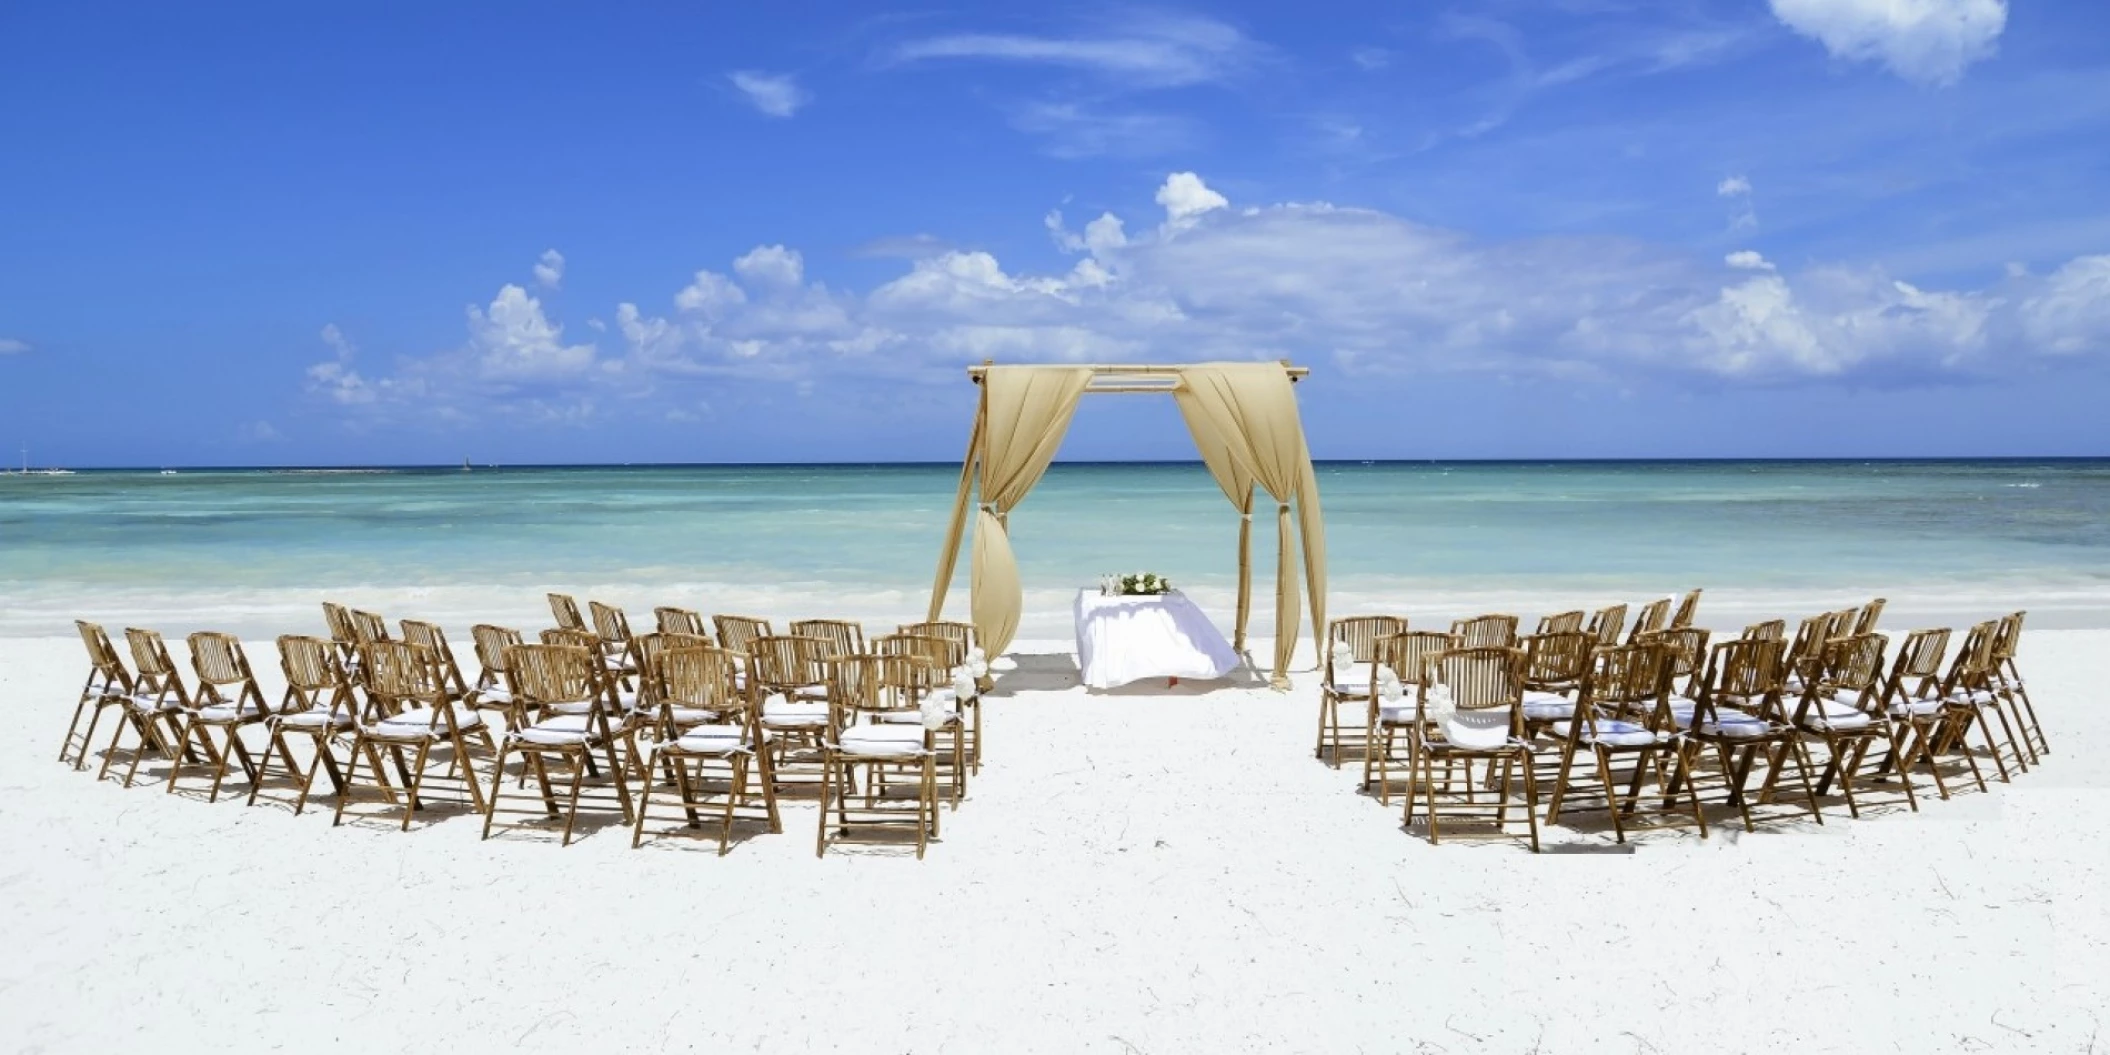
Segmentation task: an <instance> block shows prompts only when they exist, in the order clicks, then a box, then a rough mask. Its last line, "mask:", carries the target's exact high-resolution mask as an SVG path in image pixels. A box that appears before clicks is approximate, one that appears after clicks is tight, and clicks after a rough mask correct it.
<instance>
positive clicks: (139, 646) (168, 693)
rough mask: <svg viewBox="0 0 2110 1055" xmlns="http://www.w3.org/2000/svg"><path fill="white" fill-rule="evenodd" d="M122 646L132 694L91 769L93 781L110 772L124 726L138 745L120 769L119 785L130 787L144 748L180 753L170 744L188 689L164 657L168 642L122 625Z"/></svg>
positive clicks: (187, 699) (173, 742)
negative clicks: (122, 779) (127, 654)
mask: <svg viewBox="0 0 2110 1055" xmlns="http://www.w3.org/2000/svg"><path fill="white" fill-rule="evenodd" d="M125 645H126V646H127V647H128V648H130V649H131V652H132V670H133V678H132V695H131V696H129V697H127V698H126V699H125V709H124V711H123V720H122V721H120V722H118V723H117V728H116V729H114V730H112V731H111V733H110V743H109V745H108V746H106V747H104V748H103V764H102V768H101V769H98V770H96V773H95V779H97V780H101V779H103V778H104V777H107V776H109V775H110V763H111V762H113V761H115V760H116V758H117V744H118V742H119V741H120V740H122V739H124V735H125V730H126V729H131V730H132V731H133V732H136V733H138V734H139V746H137V747H135V748H133V749H132V761H131V764H130V765H129V766H127V767H125V787H128V788H129V787H131V786H132V777H133V775H134V774H136V773H138V772H139V760H140V759H142V758H144V757H146V752H147V748H149V747H152V748H153V749H154V750H156V751H158V752H160V753H161V754H162V756H163V757H166V758H171V759H173V758H176V757H178V755H179V754H180V753H181V752H179V751H178V750H177V748H176V741H177V737H178V736H179V735H181V734H182V732H183V719H182V716H183V714H184V712H185V711H186V710H187V709H189V707H190V703H191V697H190V690H188V689H186V688H184V687H183V676H182V675H181V674H179V673H177V671H176V663H175V661H174V660H172V659H170V658H169V650H168V644H167V643H166V642H164V641H162V639H161V635H160V634H158V633H156V632H154V631H152V630H141V629H139V628H138V627H126V628H125Z"/></svg>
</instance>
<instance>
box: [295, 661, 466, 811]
mask: <svg viewBox="0 0 2110 1055" xmlns="http://www.w3.org/2000/svg"><path fill="white" fill-rule="evenodd" d="M360 660H361V664H360V665H361V667H362V668H363V669H364V676H365V680H366V692H367V697H368V699H367V703H368V706H369V707H370V708H371V709H372V713H371V714H370V715H368V716H364V717H362V718H361V720H360V721H359V723H358V724H357V725H355V726H354V727H353V729H352V750H351V756H350V762H349V764H348V765H347V766H346V767H345V774H344V791H343V793H342V794H340V795H338V796H337V812H336V814H335V815H334V816H333V817H332V818H331V820H330V823H331V824H332V825H337V824H342V823H344V808H345V806H347V805H348V804H350V802H351V800H352V793H353V791H354V790H355V789H356V788H357V787H358V784H359V760H360V759H361V758H366V759H368V760H369V761H371V762H372V763H374V765H373V769H374V779H375V783H376V784H378V785H379V786H380V788H381V790H382V791H383V792H385V793H386V794H387V795H388V800H389V802H390V804H392V805H401V806H402V807H403V820H402V830H404V831H409V830H410V820H411V817H413V816H414V815H416V813H417V811H418V810H421V809H424V808H425V804H424V801H423V800H422V799H421V798H420V795H421V794H422V793H423V791H424V787H425V779H426V774H427V771H428V769H429V765H430V763H431V761H432V750H433V748H435V747H445V748H449V749H450V754H451V758H450V761H449V764H448V773H449V774H450V775H458V776H459V777H460V779H461V784H462V791H463V794H464V795H465V797H466V798H467V799H468V800H469V805H470V808H471V809H474V810H476V811H477V812H478V813H486V812H488V811H489V808H490V807H489V804H488V803H487V802H486V801H485V799H484V796H483V789H482V788H480V787H479V786H478V785H477V777H476V767H475V765H474V763H473V761H472V759H471V757H470V749H469V748H470V742H471V741H470V738H471V736H474V737H475V742H476V743H477V744H479V745H480V746H482V747H483V748H484V750H485V751H487V752H493V753H495V752H496V745H495V744H494V743H492V740H491V732H490V729H489V727H487V726H486V725H485V724H484V718H483V714H482V712H480V711H478V710H477V709H476V708H474V707H471V706H469V705H468V704H466V703H461V702H458V701H456V700H454V699H453V698H451V693H450V690H449V686H448V685H447V680H446V674H445V672H444V671H443V670H442V668H441V666H440V660H439V657H438V656H436V655H434V654H433V653H432V651H431V650H429V649H424V648H419V647H418V646H416V645H413V644H410V643H409V642H406V641H374V642H369V643H367V644H365V645H362V646H361V648H360ZM406 750H408V751H413V752H415V754H414V755H413V760H412V761H410V762H408V763H406V762H405V761H404V757H403V753H404V752H405V751H406ZM382 753H386V754H387V755H389V756H390V758H391V759H392V760H393V761H394V762H395V767H396V773H397V775H398V776H400V777H401V778H402V780H403V792H404V797H403V798H401V799H398V798H397V796H396V792H395V789H394V788H393V787H391V786H390V785H389V783H388V777H387V775H386V774H385V773H383V772H382V770H381V766H380V756H381V754H382ZM503 769H504V765H503V762H502V760H501V763H500V764H499V765H498V766H497V767H496V769H494V773H502V771H503Z"/></svg>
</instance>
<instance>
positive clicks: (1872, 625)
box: [1854, 597, 1885, 634]
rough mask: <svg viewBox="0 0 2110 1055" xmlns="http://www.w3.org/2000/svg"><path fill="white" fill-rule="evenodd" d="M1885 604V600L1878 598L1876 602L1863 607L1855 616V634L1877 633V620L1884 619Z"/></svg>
mask: <svg viewBox="0 0 2110 1055" xmlns="http://www.w3.org/2000/svg"><path fill="white" fill-rule="evenodd" d="M1884 604H1885V602H1884V600H1883V598H1881V597H1878V598H1876V599H1875V600H1873V601H1870V602H1868V603H1867V604H1864V605H1862V606H1861V610H1860V611H1859V612H1858V613H1856V614H1855V615H1854V633H1856V634H1873V633H1875V631H1876V620H1878V619H1881V618H1883V605H1884Z"/></svg>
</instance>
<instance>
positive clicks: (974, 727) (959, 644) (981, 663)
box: [895, 620, 996, 773]
mask: <svg viewBox="0 0 2110 1055" xmlns="http://www.w3.org/2000/svg"><path fill="white" fill-rule="evenodd" d="M895 632H896V633H901V634H912V635H914V636H917V637H937V638H943V639H945V640H947V641H950V642H952V644H953V646H954V649H955V651H956V652H957V654H958V655H959V657H960V658H959V660H958V661H957V662H955V663H953V664H952V665H951V666H948V667H946V668H945V669H946V670H948V671H950V670H952V669H953V667H957V666H960V665H963V664H964V665H965V666H967V667H968V668H969V669H968V673H970V674H972V675H974V689H975V691H974V692H973V693H971V694H969V695H967V696H964V697H961V698H960V699H959V701H958V703H959V707H960V713H961V715H962V718H961V719H960V722H961V726H960V728H961V732H962V733H963V734H964V735H965V736H966V738H967V765H968V766H969V767H970V768H972V769H973V770H974V771H975V772H977V773H979V772H981V771H982V693H984V692H987V691H989V689H990V688H992V687H993V686H994V685H995V684H996V683H995V682H994V681H992V680H990V678H989V657H988V656H986V655H984V654H983V652H982V649H981V647H980V646H978V645H976V644H975V638H974V624H973V623H960V622H952V621H948V620H931V621H929V622H922V623H904V624H902V625H901V626H900V627H898V628H896V630H895Z"/></svg>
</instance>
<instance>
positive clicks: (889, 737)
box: [813, 654, 957, 860]
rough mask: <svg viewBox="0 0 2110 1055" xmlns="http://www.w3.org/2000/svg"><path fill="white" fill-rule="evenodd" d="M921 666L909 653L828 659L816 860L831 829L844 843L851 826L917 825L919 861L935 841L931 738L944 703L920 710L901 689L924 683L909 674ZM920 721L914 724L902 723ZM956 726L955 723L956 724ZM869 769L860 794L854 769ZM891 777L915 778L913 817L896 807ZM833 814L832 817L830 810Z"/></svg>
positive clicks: (824, 849) (822, 853) (934, 770)
mask: <svg viewBox="0 0 2110 1055" xmlns="http://www.w3.org/2000/svg"><path fill="white" fill-rule="evenodd" d="M922 662H923V661H922V660H920V659H918V658H917V657H915V656H908V655H891V656H888V655H873V654H865V655H854V656H840V657H836V658H834V659H830V660H828V661H827V666H828V708H829V717H828V721H827V723H826V727H825V728H826V733H825V735H824V736H823V738H822V742H821V798H820V804H821V809H820V825H819V829H818V831H817V833H816V835H815V837H814V847H813V852H814V855H815V856H817V857H818V856H826V855H827V853H828V830H829V829H830V828H833V829H835V834H836V837H837V838H846V837H848V836H849V834H850V829H851V827H852V826H853V825H857V826H865V827H871V826H879V825H902V824H913V825H914V826H915V829H916V857H917V858H918V859H919V860H920V859H921V858H922V857H923V852H924V849H925V847H926V846H927V845H928V844H929V842H930V840H932V839H935V838H937V836H938V794H937V781H938V778H937V752H936V751H935V750H934V749H933V748H932V746H931V732H932V729H933V728H934V727H935V725H936V724H939V723H942V722H943V721H944V720H945V718H943V717H941V715H942V714H943V709H942V705H940V704H938V703H937V701H935V700H933V701H929V702H930V703H931V706H928V707H926V706H922V705H921V704H919V702H918V701H916V700H914V699H913V698H911V697H910V696H909V695H907V694H904V693H903V692H902V691H901V688H900V687H901V686H913V685H915V684H917V683H918V681H919V679H918V678H917V677H916V676H915V675H914V674H913V673H910V672H908V671H905V670H899V669H895V670H890V669H889V668H902V667H908V666H911V665H920V664H922ZM911 714H915V715H919V717H920V719H921V720H919V721H916V722H915V723H914V724H910V723H909V722H907V721H902V720H899V718H900V717H903V716H906V715H911ZM952 720H954V721H957V718H956V717H955V718H953V719H952ZM858 766H863V767H865V770H866V773H865V779H864V792H863V794H862V795H860V794H859V793H858V792H857V791H856V790H855V788H856V783H855V781H856V774H855V770H856V767H858ZM889 771H893V772H904V773H907V774H909V775H911V776H913V777H914V781H915V783H914V802H915V809H914V811H913V812H910V811H907V810H903V809H901V808H899V807H898V806H897V805H894V803H895V801H896V797H895V796H894V795H892V794H891V792H892V790H893V787H894V785H893V784H891V783H890V782H888V780H887V779H886V778H887V775H888V773H889ZM831 806H832V807H833V808H834V811H835V812H834V817H833V818H832V819H831V818H830V816H829V808H830V807H831Z"/></svg>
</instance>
